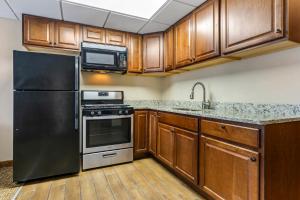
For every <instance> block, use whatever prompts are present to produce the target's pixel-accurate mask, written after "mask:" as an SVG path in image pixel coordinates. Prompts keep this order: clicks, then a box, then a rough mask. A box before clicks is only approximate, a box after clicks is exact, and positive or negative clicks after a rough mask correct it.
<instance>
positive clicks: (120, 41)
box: [105, 30, 126, 46]
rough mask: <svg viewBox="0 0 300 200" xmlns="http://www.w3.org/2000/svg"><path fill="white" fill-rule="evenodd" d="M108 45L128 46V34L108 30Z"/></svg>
mask: <svg viewBox="0 0 300 200" xmlns="http://www.w3.org/2000/svg"><path fill="white" fill-rule="evenodd" d="M105 42H106V44H112V45H118V46H126V33H125V32H121V31H113V30H106V41H105Z"/></svg>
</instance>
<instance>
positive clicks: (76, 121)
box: [75, 92, 79, 130]
mask: <svg viewBox="0 0 300 200" xmlns="http://www.w3.org/2000/svg"><path fill="white" fill-rule="evenodd" d="M78 101H79V100H78V92H75V130H78V129H79V115H78V109H79V108H78Z"/></svg>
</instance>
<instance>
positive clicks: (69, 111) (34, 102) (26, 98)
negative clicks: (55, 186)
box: [13, 91, 80, 182]
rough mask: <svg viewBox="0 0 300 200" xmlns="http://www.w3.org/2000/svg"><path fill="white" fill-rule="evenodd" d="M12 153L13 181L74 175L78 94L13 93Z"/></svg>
mask: <svg viewBox="0 0 300 200" xmlns="http://www.w3.org/2000/svg"><path fill="white" fill-rule="evenodd" d="M76 101H77V102H76ZM13 150H14V151H13V162H14V163H13V165H14V169H13V170H14V175H13V178H14V181H18V182H22V181H27V180H31V179H37V178H43V177H48V176H54V175H60V174H68V173H76V172H78V171H79V167H80V160H79V158H80V155H79V128H78V92H64V91H56V92H54V91H50V92H44V91H15V92H14V146H13Z"/></svg>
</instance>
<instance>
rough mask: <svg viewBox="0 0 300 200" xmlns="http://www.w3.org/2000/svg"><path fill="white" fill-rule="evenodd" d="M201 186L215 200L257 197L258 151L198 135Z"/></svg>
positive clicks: (249, 199) (251, 199)
mask: <svg viewBox="0 0 300 200" xmlns="http://www.w3.org/2000/svg"><path fill="white" fill-rule="evenodd" d="M200 147H201V148H200V187H201V189H202V190H204V191H205V192H207V193H208V194H209V195H211V196H212V197H213V198H214V199H218V200H224V199H241V200H258V194H259V188H258V186H259V156H258V153H257V152H254V151H250V150H247V149H244V148H240V147H237V146H234V145H230V144H227V143H223V142H220V141H217V140H213V139H209V138H207V137H203V136H202V137H201V145H200Z"/></svg>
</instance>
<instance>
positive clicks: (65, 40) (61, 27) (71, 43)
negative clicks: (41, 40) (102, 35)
mask: <svg viewBox="0 0 300 200" xmlns="http://www.w3.org/2000/svg"><path fill="white" fill-rule="evenodd" d="M80 35H81V34H80V26H79V25H78V24H74V23H69V22H63V21H57V22H55V42H54V46H55V47H59V48H66V49H76V50H79V44H80Z"/></svg>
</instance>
